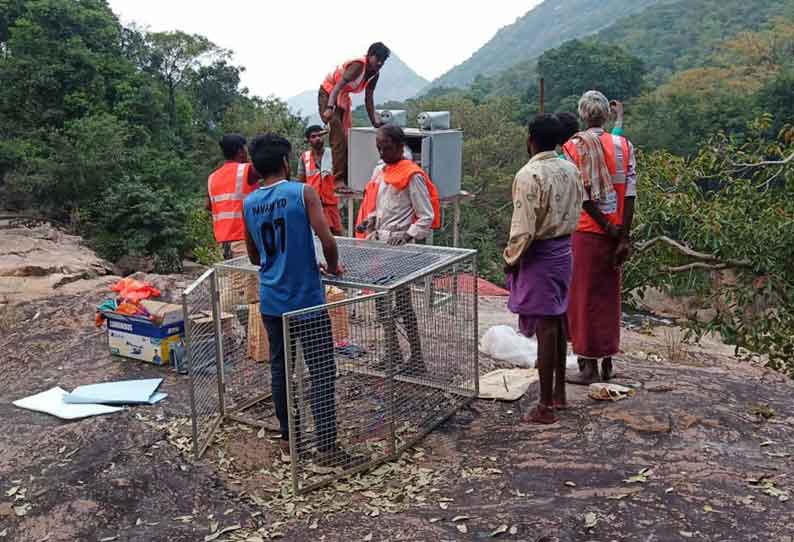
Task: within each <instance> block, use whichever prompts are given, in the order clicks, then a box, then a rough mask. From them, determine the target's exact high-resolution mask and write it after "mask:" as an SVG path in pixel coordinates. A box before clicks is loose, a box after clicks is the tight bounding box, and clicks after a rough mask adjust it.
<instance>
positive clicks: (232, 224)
mask: <svg viewBox="0 0 794 542" xmlns="http://www.w3.org/2000/svg"><path fill="white" fill-rule="evenodd" d="M250 168H251V164H240V163H238V162H226V163H225V164H223V165H222V166H221V167H219V168H218V169H216V170H215V171H213V172H212V174H211V175H210V176H209V178H208V179H207V191H208V192H209V195H210V204H211V206H212V228H213V231H214V233H215V240H216V241H217V242H218V243H224V242H227V241H241V240H243V239H245V226H244V225H243V200H244V199H245V196H247V195H248V194H250V193H251V192H253V191H254V189H255V188H256V186H251V185H249V184H248V172H249V170H250Z"/></svg>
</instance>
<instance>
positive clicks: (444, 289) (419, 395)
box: [283, 239, 478, 492]
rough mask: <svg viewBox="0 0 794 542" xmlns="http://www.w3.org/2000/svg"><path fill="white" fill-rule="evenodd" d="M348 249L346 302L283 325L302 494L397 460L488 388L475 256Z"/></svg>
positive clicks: (343, 244) (344, 249)
mask: <svg viewBox="0 0 794 542" xmlns="http://www.w3.org/2000/svg"><path fill="white" fill-rule="evenodd" d="M339 249H340V261H341V262H342V264H343V266H344V267H345V274H344V276H343V277H342V278H340V279H335V280H334V285H335V286H336V287H337V288H339V289H340V291H341V292H343V296H339V298H338V299H339V300H337V301H333V302H330V303H328V304H326V305H324V306H321V307H314V308H310V309H305V310H301V311H295V312H292V313H288V314H285V315H284V318H283V326H284V328H283V334H284V337H285V354H286V358H287V363H286V369H287V387H288V391H287V398H288V401H289V408H288V410H289V419H290V427H289V429H290V456H291V466H292V475H293V480H292V481H293V489H294V490H295V491H296V492H302V491H309V490H311V489H314V488H316V487H319V486H321V485H324V484H326V483H328V482H330V481H332V480H334V479H337V478H339V477H342V476H347V475H349V474H351V473H354V472H358V471H360V470H364V469H367V468H370V467H372V466H374V465H377V464H379V463H381V462H383V461H387V460H390V459H392V458H394V457H396V456H398V455H399V454H400V453H402V452H403V451H404V450H405V449H407V448H410V447H411V446H413V445H415V444H416V443H417V442H418V441H419V440H420V439H421V438H423V437H424V436H425V435H426V434H427V433H429V432H430V431H432V430H433V428H435V427H436V426H438V425H439V424H440V423H442V422H443V421H444V420H446V419H447V418H448V417H449V416H451V415H452V414H454V413H455V411H457V410H458V409H459V408H461V407H462V406H464V405H465V404H467V403H468V402H469V401H471V400H472V399H473V398H475V397H476V395H477V391H478V390H477V380H478V379H477V375H478V367H477V363H478V359H477V292H476V274H477V271H476V259H475V258H476V256H475V252H474V251H466V250H454V249H446V248H439V247H430V246H424V245H407V246H403V247H389V246H386V245H384V244H382V243H371V242H363V241H355V240H352V239H340V240H339Z"/></svg>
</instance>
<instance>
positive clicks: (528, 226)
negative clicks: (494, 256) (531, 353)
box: [504, 113, 583, 424]
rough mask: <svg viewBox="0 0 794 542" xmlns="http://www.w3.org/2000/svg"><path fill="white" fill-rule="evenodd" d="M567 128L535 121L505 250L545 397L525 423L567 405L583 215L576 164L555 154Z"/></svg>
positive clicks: (512, 305)
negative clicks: (569, 331)
mask: <svg viewBox="0 0 794 542" xmlns="http://www.w3.org/2000/svg"><path fill="white" fill-rule="evenodd" d="M561 135H562V126H561V124H560V122H559V120H558V119H557V118H556V117H555V116H554V115H547V114H542V113H541V114H540V115H537V116H536V117H535V118H534V119H532V121H530V123H529V137H528V139H527V149H528V151H529V154H530V155H531V157H532V158H531V159H530V161H529V162H528V163H527V164H526V165H525V166H524V167H523V168H521V170H520V171H519V172H518V174H517V175H516V177H515V180H514V181H513V219H512V222H511V224H510V240H509V241H508V243H507V247H506V248H505V251H504V259H505V263H506V264H507V265H506V267H505V273H506V275H507V285H508V288H509V289H510V297H509V299H508V303H507V306H508V308H509V309H510V310H511V311H512V312H514V313H516V314H518V322H519V328H520V330H521V332H522V333H523V334H524V335H527V336H531V335H534V334H537V339H538V372H539V374H540V400H539V401H538V405H537V406H536V407H535V408H533V409H532V410H531V411H530V412H529V413H528V414H527V415H525V416H523V417H522V418H521V420H522V421H524V422H533V423H545V424H549V423H554V422H556V421H557V417H556V416H555V414H554V410H555V409H560V410H562V409H564V408H566V407H567V403H566V400H565V357H566V352H567V338H566V332H565V312H566V310H567V309H568V288H569V286H570V282H571V274H572V270H573V257H572V254H571V233H573V232H574V231H575V230H576V224H577V221H578V219H579V213H580V212H581V210H582V198H583V185H582V182H581V178H580V175H579V171H578V170H577V169H576V167H575V166H573V164H571V163H569V162H566V161H564V160H560V159H559V158H558V156H557V153H556V152H555V151H554V149H555V148H556V146H557V144H558V143H559V142H560V139H561Z"/></svg>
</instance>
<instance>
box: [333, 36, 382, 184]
mask: <svg viewBox="0 0 794 542" xmlns="http://www.w3.org/2000/svg"><path fill="white" fill-rule="evenodd" d="M389 54H391V53H390V51H389V48H388V47H386V46H385V45H384V44H382V43H381V42H377V43H373V44H372V45H370V47H369V50H368V51H367V55H366V56H364V57H361V58H354V59H353V60H348V61H347V62H344V63H343V64H340V65H339V66H337V67H336V68H334V69H333V70H332V71H331V72H330V73H329V74H328V75H327V76H326V77H325V80H324V81H323V84H322V86H321V87H320V90H319V93H318V95H317V103H318V106H319V109H320V118H322V119H323V122H325V123H326V124H327V125H328V130H329V137H328V139H329V142H330V144H331V152H332V154H333V165H334V169H333V172H334V179H335V182H336V187H337V188H338V189H345V187H346V186H347V136H348V133H349V131H350V128H352V127H353V104H352V100H351V99H350V95H351V94H359V93H361V92H365V95H364V104H365V105H366V108H367V114H368V115H369V120H370V122H371V123H372V126H374V127H375V128H379V127H380V126H381V125H382V124H383V123H382V122H381V120H380V117H379V116H378V114H377V113H376V112H375V98H374V92H375V87H376V86H377V84H378V74H379V73H380V69H381V68H382V67H383V64H384V63H385V62H386V59H388V58H389Z"/></svg>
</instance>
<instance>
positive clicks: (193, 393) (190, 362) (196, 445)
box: [182, 293, 199, 459]
mask: <svg viewBox="0 0 794 542" xmlns="http://www.w3.org/2000/svg"><path fill="white" fill-rule="evenodd" d="M187 309H188V305H187V294H185V293H183V294H182V314H183V317H184V319H185V359H184V360H183V361H184V362H186V363H187V367H188V372H189V374H190V413H191V415H192V416H191V418H192V422H193V423H192V425H193V455H195V456H196V459H199V443H198V415H197V414H196V390H195V388H196V378H195V375H194V374H193V373H194V372H193V359H192V358H193V356H192V355H191V352H190V313H189V312H188V310H187Z"/></svg>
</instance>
